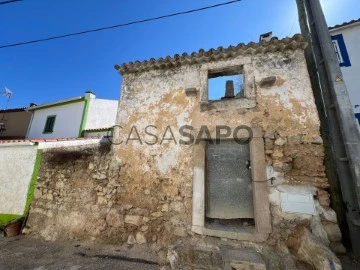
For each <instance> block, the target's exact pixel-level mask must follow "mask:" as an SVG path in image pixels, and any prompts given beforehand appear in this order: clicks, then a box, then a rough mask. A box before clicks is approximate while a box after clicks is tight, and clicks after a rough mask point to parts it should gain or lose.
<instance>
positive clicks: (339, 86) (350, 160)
mask: <svg viewBox="0 0 360 270" xmlns="http://www.w3.org/2000/svg"><path fill="white" fill-rule="evenodd" d="M296 1H297V5H298V11H299V21H300V27H301V31H302V33H303V35H305V36H307V37H308V39H309V47H308V49H307V51H306V59H307V64H308V69H309V73H310V78H311V81H312V86H313V90H314V96H315V100H316V105H317V107H318V111H319V115H320V119H321V126H322V127H321V132H322V136H323V138H324V144H325V152H328V155H327V156H326V158H327V161H326V163H327V164H326V167H327V176H328V178H329V182H330V184H331V185H335V186H336V185H337V183H339V184H340V186H341V193H342V197H343V201H344V203H345V212H346V213H345V215H346V220H347V224H348V230H349V237H350V240H351V243H352V248H353V253H354V255H355V256H358V257H360V133H359V130H358V127H357V123H356V120H355V117H354V112H353V109H352V106H351V103H350V99H349V95H348V92H347V89H346V85H345V83H344V81H343V76H342V72H341V70H340V66H339V62H338V59H337V56H336V54H335V50H334V47H333V44H332V41H331V37H330V33H329V30H328V26H327V24H326V20H325V16H324V13H323V11H322V8H321V5H320V1H319V0H296ZM327 150H328V151H327ZM332 196H335V197H336V194H332ZM339 196H340V194H339ZM340 208H341V207H340ZM337 214H338V216H339V213H338V212H337Z"/></svg>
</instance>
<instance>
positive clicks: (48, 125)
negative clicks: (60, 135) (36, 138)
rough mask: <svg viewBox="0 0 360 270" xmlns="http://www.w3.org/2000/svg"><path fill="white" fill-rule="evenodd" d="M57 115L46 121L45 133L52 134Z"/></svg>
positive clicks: (49, 117)
mask: <svg viewBox="0 0 360 270" xmlns="http://www.w3.org/2000/svg"><path fill="white" fill-rule="evenodd" d="M55 118H56V116H55V115H51V116H48V117H47V119H46V123H45V127H44V133H51V132H53V130H54V125H55Z"/></svg>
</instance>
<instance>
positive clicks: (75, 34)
mask: <svg viewBox="0 0 360 270" xmlns="http://www.w3.org/2000/svg"><path fill="white" fill-rule="evenodd" d="M240 1H242V0H233V1H229V2H225V3H220V4H216V5H212V6H206V7H202V8H197V9H192V10H187V11H181V12H176V13H172V14H168V15H162V16H159V17H153V18H148V19H143V20H138V21H133V22H128V23H122V24H117V25H112V26H105V27H100V28H95V29H91V30H86V31H81V32H74V33H70V34H65V35H59V36H53V37H48V38H41V39H35V40H31V41H24V42H19V43H13V44H8V45H2V46H0V49H4V48H9V47H16V46H22V45H27V44H32V43H39V42H44V41H49V40H54V39H60V38H66V37H71V36H78V35H83V34H89V33H93V32H99V31H103V30H109V29H114V28H119V27H124V26H129V25H133V24H140V23H145V22H150V21H156V20H161V19H165V18H170V17H174V16H179V15H185V14H189V13H194V12H199V11H203V10H207V9H212V8H216V7H220V6H225V5H230V4H233V3H236V2H240Z"/></svg>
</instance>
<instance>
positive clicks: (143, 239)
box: [135, 232, 147, 244]
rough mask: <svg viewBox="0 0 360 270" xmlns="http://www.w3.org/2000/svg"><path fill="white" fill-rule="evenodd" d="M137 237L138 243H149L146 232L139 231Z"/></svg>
mask: <svg viewBox="0 0 360 270" xmlns="http://www.w3.org/2000/svg"><path fill="white" fill-rule="evenodd" d="M135 239H136V243H138V244H146V243H147V240H146V237H145V234H143V233H142V232H137V233H136V236H135Z"/></svg>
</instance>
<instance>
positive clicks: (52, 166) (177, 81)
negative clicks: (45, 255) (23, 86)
mask: <svg viewBox="0 0 360 270" xmlns="http://www.w3.org/2000/svg"><path fill="white" fill-rule="evenodd" d="M305 46H306V42H304V41H303V40H302V39H301V37H295V38H293V39H288V40H282V41H271V42H269V43H262V44H260V45H257V46H247V47H244V46H242V47H241V46H240V49H236V48H235V49H218V50H217V51H215V52H214V51H213V52H208V54H206V53H204V52H200V53H199V54H198V55H193V56H186V57H177V58H176V57H175V58H173V60H168V62H166V61H167V60H158V61H155V60H154V61H152V62H151V61H150V62H144V63H136V64H133V65H124V66H122V67H119V70H120V72H122V74H123V84H122V89H121V100H120V104H119V113H118V121H117V122H118V124H119V125H120V126H121V129H120V130H118V133H116V138H115V140H116V142H118V143H119V142H120V141H122V144H119V145H116V146H113V149H112V151H110V152H109V153H101V151H98V150H97V149H80V148H78V149H73V150H71V149H66V150H63V151H49V150H48V151H46V152H44V154H43V165H42V168H41V173H40V179H39V180H38V186H37V192H36V193H35V201H34V202H33V205H32V210H31V214H30V219H29V222H28V225H29V227H30V230H31V231H32V232H33V233H34V234H37V235H41V236H42V237H45V238H46V239H49V240H55V239H58V238H73V239H93V240H96V241H108V242H115V243H126V244H129V245H133V244H145V243H153V244H155V245H159V246H166V245H172V244H178V245H179V244H181V243H188V244H189V243H190V244H194V245H200V246H201V245H202V246H206V247H207V248H209V246H211V247H214V246H216V245H219V244H221V243H222V244H226V245H227V246H234V247H242V246H247V247H254V248H256V249H258V250H259V251H263V253H267V254H269V253H271V252H270V251H269V248H270V250H271V247H273V248H275V249H276V250H279V251H281V252H284V254H288V256H289V257H290V258H291V256H290V255H289V251H288V247H289V248H291V249H294V250H295V251H297V254H298V257H299V258H300V259H301V260H304V261H306V262H307V263H310V264H312V265H313V266H314V267H316V268H317V269H320V268H319V267H321V266H324V265H326V263H328V262H327V261H323V262H321V263H319V264H317V263H316V265H314V263H313V262H312V261H311V260H310V259H309V258H308V257H307V256H308V254H307V253H306V252H304V251H303V249H304V246H303V245H304V243H305V244H306V243H307V244H309V243H310V244H309V245H312V247H313V248H314V249H316V247H319V246H322V247H323V253H322V255H321V256H328V255H329V254H330V255H331V256H334V255H333V254H332V253H331V252H330V251H329V249H328V248H327V246H331V247H337V250H339V248H338V247H339V246H341V233H340V231H339V229H338V226H337V221H336V214H335V212H334V211H333V210H332V209H331V208H330V207H329V203H330V200H329V196H328V193H327V192H326V189H327V188H328V187H329V183H328V181H327V179H326V175H325V172H324V165H323V164H324V151H323V145H322V140H321V137H320V134H319V118H318V114H317V110H316V106H315V102H314V97H313V94H312V89H311V85H310V81H309V76H308V72H307V68H306V63H305V58H304V52H303V48H304V47H305ZM231 52H233V54H231ZM199 55H200V56H199ZM176 59H178V60H176ZM184 59H185V60H184ZM194 59H197V60H196V61H195V60H194ZM162 62H164V63H163V64H162ZM233 66H242V68H243V70H244V74H245V81H244V87H245V94H246V98H245V99H243V100H241V101H237V100H222V101H218V102H211V101H208V100H207V79H208V77H207V74H208V72H209V71H211V70H215V69H216V70H218V69H223V68H228V67H233ZM267 78H275V79H274V80H270V79H269V80H267ZM189 89H192V90H191V91H190V90H189ZM189 93H190V94H189ZM149 125H153V127H151V128H152V129H148V130H146V127H147V126H149ZM183 125H191V126H192V127H194V130H193V133H192V134H193V135H195V136H196V134H198V131H199V129H200V127H201V126H207V127H208V129H209V131H210V133H211V134H213V133H215V129H216V126H220V125H227V126H229V127H231V128H235V127H237V126H239V125H246V126H249V127H251V128H253V129H254V130H260V135H258V138H259V139H260V140H261V142H262V143H263V145H264V147H263V149H262V150H263V153H264V156H263V159H264V160H265V164H264V168H263V170H264V178H265V179H263V181H259V183H258V185H259V187H261V188H262V189H264V190H265V192H266V193H267V196H266V200H268V208H269V210H270V211H269V213H270V215H271V224H270V227H269V228H267V230H265V233H263V234H262V235H261V236H262V237H261V238H259V239H260V240H259V241H260V243H258V244H255V243H252V241H251V240H250V241H238V240H227V239H220V238H219V239H218V240H214V238H211V237H207V236H206V233H205V235H199V234H198V233H197V231H196V232H195V231H194V227H193V225H194V214H193V211H194V208H196V207H198V205H197V202H196V201H194V200H193V196H194V193H193V192H194V186H193V183H194V182H193V181H195V178H194V177H195V176H194V171H195V170H197V169H198V167H197V165H196V164H195V163H196V160H195V158H196V157H195V156H194V155H195V154H194V151H195V150H194V149H195V147H194V145H192V144H191V145H184V144H179V140H180V139H181V136H180V134H179V132H178V131H179V128H180V127H181V126H183ZM134 127H136V131H135V130H134ZM154 127H156V128H154ZM169 127H170V128H171V131H173V133H174V134H173V135H174V138H175V140H176V142H177V143H175V142H174V140H169V138H171V137H172V135H171V134H170V133H169V130H168V129H169ZM119 132H120V133H119ZM150 132H151V133H152V134H155V135H156V136H157V141H156V142H155V141H154V139H155V137H154V136H153V135H150V134H149V133H150ZM129 134H131V135H130V136H129ZM129 137H130V140H129ZM164 138H165V140H164ZM140 140H141V142H140ZM255 167H256V166H255ZM265 172H266V173H265ZM267 179H269V180H270V179H271V181H266V180H267ZM260 182H262V183H260ZM282 192H288V193H294V194H312V195H313V198H314V199H315V205H316V211H315V213H314V214H313V215H311V214H298V213H288V212H284V211H283V210H282V207H281V199H280V194H281V193H282ZM204 196H205V195H204ZM202 207H203V206H202ZM255 223H256V220H255ZM308 232H311V233H310V234H308ZM296 235H298V237H296ZM263 237H265V238H263ZM230 238H232V237H230ZM207 239H212V240H209V241H215V242H212V243H211V244H209V242H206V241H208V240H207ZM294 239H295V240H296V241H295V240H294ZM299 239H300V240H299ZM301 239H302V240H301ZM314 239H315V240H314ZM259 241H257V242H259ZM317 241H319V242H317ZM307 244H306V245H307ZM334 249H336V248H334ZM171 252H173V253H171ZM171 252H170V255H169V254H168V256H170V258H172V259H171V260H173V261H174V260H175V261H176V260H177V259H178V258H179V256H180V257H181V256H182V255H178V254H177V253H176V251H174V250H172V251H171ZM209 254H210V255H209ZM214 254H215V255H214ZM216 254H217V253H216V252H214V250H213V249H211V248H210V252H209V253H208V256H210V257H209V258H212V256H215V257H216ZM185 257H186V256H185ZM190 257H191V256H190ZM174 258H175V259H174ZM186 258H187V259H188V260H189V257H186ZM191 258H192V257H191ZM169 260H170V259H169ZM171 260H170V261H171ZM194 260H195V259H194V258H193V259H190V261H191V262H193V261H194ZM209 260H210V261H211V260H214V258H213V259H209ZM334 260H335V265H336V267H337V269H339V262H338V261H337V259H336V257H335V256H334ZM191 262H190V263H191ZM173 263H175V262H173ZM319 265H320V266H319ZM286 266H289V264H287V265H283V266H281V267H280V268H284V267H286ZM239 269H240V268H239ZM274 269H279V268H276V267H275V268H274Z"/></svg>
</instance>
